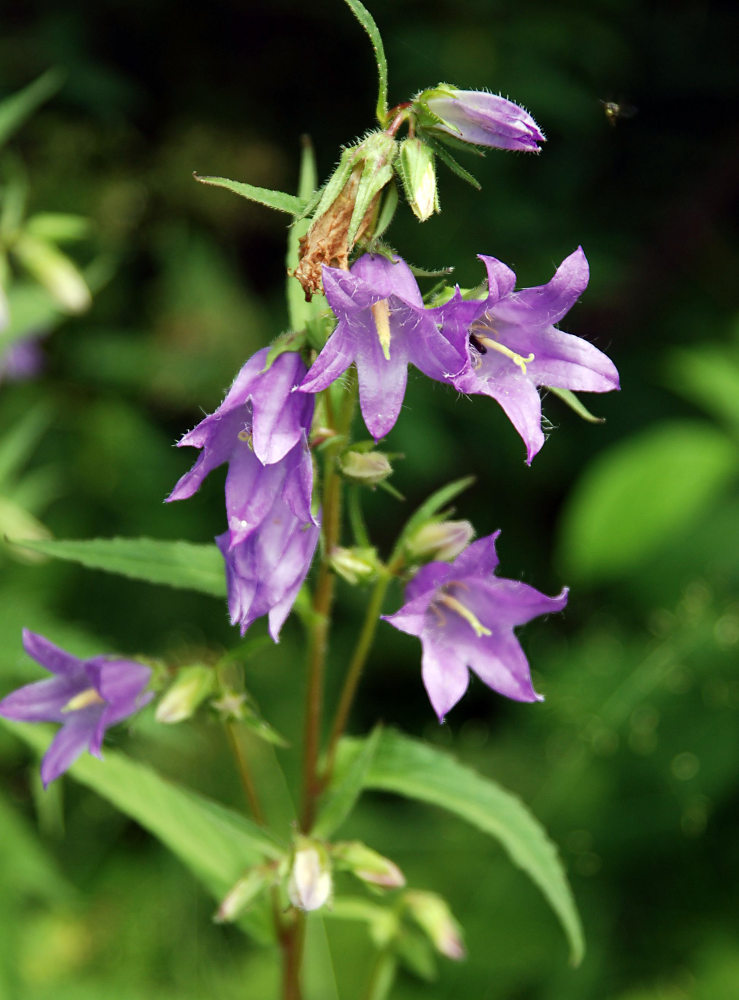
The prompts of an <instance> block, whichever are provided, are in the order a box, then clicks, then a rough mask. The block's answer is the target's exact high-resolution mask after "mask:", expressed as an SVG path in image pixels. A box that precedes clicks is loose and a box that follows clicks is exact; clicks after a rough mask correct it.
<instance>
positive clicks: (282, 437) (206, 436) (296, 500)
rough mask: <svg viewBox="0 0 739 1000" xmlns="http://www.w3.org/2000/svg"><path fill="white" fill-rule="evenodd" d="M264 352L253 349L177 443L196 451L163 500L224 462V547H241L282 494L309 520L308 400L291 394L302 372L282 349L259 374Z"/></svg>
mask: <svg viewBox="0 0 739 1000" xmlns="http://www.w3.org/2000/svg"><path fill="white" fill-rule="evenodd" d="M268 353H269V348H266V347H265V348H263V349H262V350H261V351H258V352H257V353H256V354H255V355H254V356H253V357H252V358H250V359H249V361H247V362H246V364H245V365H244V367H243V368H242V369H241V371H240V372H239V374H238V375H237V376H236V379H235V380H234V383H233V385H232V386H231V389H230V390H229V392H228V395H227V396H226V398H225V399H224V400H223V402H222V403H221V405H220V406H219V407H218V409H217V410H216V411H215V412H214V413H211V414H210V415H209V416H207V417H205V419H204V420H201V421H200V423H199V424H198V425H197V427H195V428H193V430H191V431H190V432H189V433H188V434H185V436H184V437H183V438H182V439H181V440H180V441H179V442H178V447H182V446H183V445H188V446H191V447H194V448H201V449H202V452H201V455H200V457H199V458H198V460H197V461H196V463H195V465H194V466H193V467H192V469H190V471H189V472H186V473H185V475H184V476H182V477H181V479H180V480H179V481H178V483H177V484H176V486H175V488H174V489H173V490H172V492H171V493H170V495H169V496H168V497H167V500H184V499H186V498H187V497H190V496H192V495H193V493H195V492H196V491H197V490H198V489H199V488H200V485H201V484H202V482H203V480H204V479H205V477H206V476H207V475H208V473H209V472H212V470H213V469H215V468H217V467H218V466H219V465H222V464H223V463H224V462H228V475H227V477H226V513H227V515H228V526H229V531H230V538H231V544H232V545H236V544H238V543H240V542H243V541H244V539H246V538H247V537H248V536H249V535H250V534H251V532H253V531H255V530H256V529H257V528H258V527H259V525H260V524H261V523H262V521H263V520H264V518H265V517H266V516H267V515H268V514H269V512H270V510H271V509H272V506H273V504H274V502H275V500H276V498H277V497H282V498H283V499H284V500H285V501H286V502H287V504H288V506H289V507H290V509H291V510H292V512H293V514H294V515H295V516H296V517H297V518H299V519H301V520H306V521H307V520H310V519H311V512H310V504H311V493H312V488H313V463H312V460H311V456H310V452H309V450H308V444H307V433H308V431H309V430H310V424H311V420H312V419H313V400H312V399H310V398H306V397H305V396H303V395H300V394H298V393H294V392H292V389H293V388H294V387H295V386H296V385H297V383H298V382H300V380H301V379H302V378H303V376H304V375H305V373H306V367H305V364H304V363H303V361H302V359H301V357H300V355H299V354H296V353H294V352H285V353H284V354H280V355H279V356H278V357H277V358H276V359H275V361H274V362H273V364H272V365H271V366H270V367H269V368H268V369H267V370H266V371H264V370H263V369H264V365H265V363H266V360H267V355H268Z"/></svg>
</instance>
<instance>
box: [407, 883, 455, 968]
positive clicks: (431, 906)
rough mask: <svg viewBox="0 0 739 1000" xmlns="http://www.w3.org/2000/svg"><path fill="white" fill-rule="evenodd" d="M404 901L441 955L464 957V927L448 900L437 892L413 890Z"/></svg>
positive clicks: (453, 957)
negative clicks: (454, 914)
mask: <svg viewBox="0 0 739 1000" xmlns="http://www.w3.org/2000/svg"><path fill="white" fill-rule="evenodd" d="M403 901H404V903H405V905H406V908H407V909H408V912H409V913H410V915H411V916H412V917H413V919H414V920H415V922H416V923H417V924H418V926H419V927H420V928H421V930H422V931H423V932H424V933H425V934H426V935H427V937H428V938H429V940H430V941H431V943H432V944H433V946H434V947H435V948H436V950H437V951H438V952H439V953H440V954H441V955H446V957H447V958H452V959H454V960H455V961H459V960H460V959H462V958H464V956H465V950H464V944H463V943H462V928H461V927H460V925H459V924H458V923H457V921H456V920H455V919H454V917H453V916H452V911H451V910H450V909H449V907H448V906H447V904H446V902H445V901H444V900H443V899H442V898H441V896H438V895H437V894H436V893H435V892H422V891H421V890H415V889H414V890H413V891H412V892H407V893H405V895H404V897H403Z"/></svg>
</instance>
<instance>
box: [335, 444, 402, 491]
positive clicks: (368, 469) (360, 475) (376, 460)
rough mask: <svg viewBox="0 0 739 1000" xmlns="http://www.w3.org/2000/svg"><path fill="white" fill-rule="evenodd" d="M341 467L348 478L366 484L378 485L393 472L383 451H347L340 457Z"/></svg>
mask: <svg viewBox="0 0 739 1000" xmlns="http://www.w3.org/2000/svg"><path fill="white" fill-rule="evenodd" d="M339 468H340V469H341V471H342V473H343V474H344V476H346V478H347V479H350V480H352V482H355V483H363V484H364V485H365V486H377V484H378V483H381V482H383V480H385V479H387V478H388V476H391V475H392V472H393V467H392V466H391V465H390V462H389V460H388V457H387V455H384V454H383V453H382V452H381V451H346V452H344V454H343V455H342V456H341V458H340V459H339Z"/></svg>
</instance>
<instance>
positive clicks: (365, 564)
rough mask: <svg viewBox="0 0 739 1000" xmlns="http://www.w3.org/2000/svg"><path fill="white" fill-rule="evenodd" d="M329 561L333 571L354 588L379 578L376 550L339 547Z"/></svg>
mask: <svg viewBox="0 0 739 1000" xmlns="http://www.w3.org/2000/svg"><path fill="white" fill-rule="evenodd" d="M329 561H330V563H331V568H332V569H333V571H334V572H335V573H338V574H339V576H340V577H342V579H344V580H346V582H347V583H350V584H351V585H352V586H353V587H356V586H357V584H359V583H372V581H373V580H375V579H376V577H377V569H378V564H377V553H376V552H375V550H374V549H360V548H353V549H346V548H344V547H343V546H337V547H336V548H335V549H334V550H333V552H332V553H331V558H330V560H329Z"/></svg>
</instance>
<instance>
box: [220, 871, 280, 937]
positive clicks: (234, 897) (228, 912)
mask: <svg viewBox="0 0 739 1000" xmlns="http://www.w3.org/2000/svg"><path fill="white" fill-rule="evenodd" d="M269 870H270V869H269V868H268V867H267V866H265V865H259V866H258V867H256V868H252V869H251V870H250V871H248V872H247V873H246V875H244V876H243V877H242V878H240V879H239V880H238V882H237V883H236V884H235V885H234V886H233V888H232V889H229V891H228V892H227V893H226V895H225V896H224V898H223V900H222V902H221V905H220V906H219V907H218V909H217V910H216V912H215V914H214V915H213V920H214V921H215V922H216V923H217V924H225V923H229V922H230V921H232V920H236V918H237V917H239V916H240V915H241V914H242V913H243V912H244V910H245V909H246V908H247V907H248V906H249V905H250V904H251V903H252V901H253V900H254V899H256V897H257V896H258V895H259V893H260V892H261V891H262V889H263V888H264V886H265V884H266V881H267V875H268V873H269Z"/></svg>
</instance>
